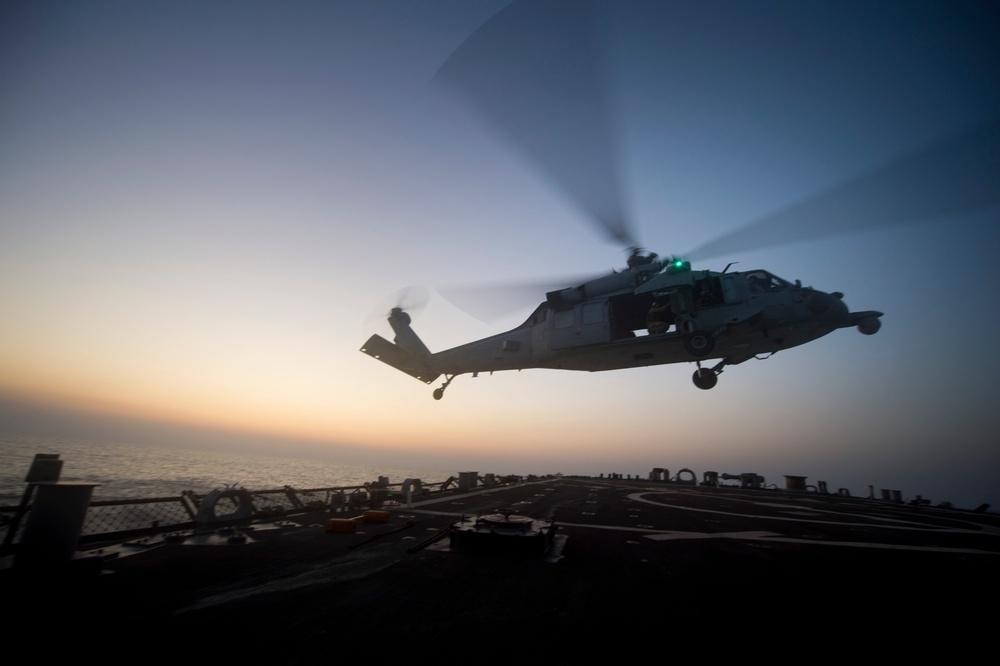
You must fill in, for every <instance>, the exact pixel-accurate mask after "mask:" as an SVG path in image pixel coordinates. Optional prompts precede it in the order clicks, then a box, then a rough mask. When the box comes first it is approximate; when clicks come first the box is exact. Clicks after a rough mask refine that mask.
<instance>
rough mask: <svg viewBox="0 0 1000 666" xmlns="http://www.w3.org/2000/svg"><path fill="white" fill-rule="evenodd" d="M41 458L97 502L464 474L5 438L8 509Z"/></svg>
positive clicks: (0, 479)
mask: <svg viewBox="0 0 1000 666" xmlns="http://www.w3.org/2000/svg"><path fill="white" fill-rule="evenodd" d="M36 453H56V454H59V459H60V460H62V461H63V466H62V472H61V476H60V481H82V482H87V483H96V484H100V485H98V486H97V487H96V488H95V489H94V494H93V499H95V500H111V499H131V498H143V497H176V496H178V495H180V494H181V493H182V492H183V491H185V490H191V491H194V492H196V493H199V494H204V493H207V492H209V491H211V490H214V489H215V488H221V487H224V486H227V485H234V484H235V485H240V486H242V487H244V488H246V489H248V490H268V489H274V488H282V487H284V486H286V485H288V486H292V487H293V488H300V489H302V488H329V487H337V486H352V485H361V484H363V483H367V482H370V481H377V480H378V478H379V477H380V476H386V477H388V478H389V481H390V483H400V482H402V481H404V480H406V479H408V478H419V479H422V480H423V481H424V482H431V483H433V482H442V481H445V480H446V479H448V478H449V477H450V476H458V471H457V470H451V471H442V470H433V469H407V468H387V467H384V466H378V467H376V466H365V465H357V464H340V463H338V462H337V461H336V460H335V459H334V458H333V457H332V456H331V457H322V456H319V455H311V456H309V455H305V454H301V455H298V456H296V455H294V454H289V455H287V456H281V455H269V454H264V453H260V452H235V451H229V450H205V449H196V448H188V447H180V446H177V447H173V446H165V445H157V444H145V443H144V444H132V443H127V442H107V441H94V440H87V439H74V438H66V437H31V436H18V435H0V506H12V505H16V504H17V503H18V502H20V500H21V495H22V494H23V493H24V489H25V475H26V474H27V473H28V469H29V468H30V466H31V461H32V460H33V459H34V457H35V454H36Z"/></svg>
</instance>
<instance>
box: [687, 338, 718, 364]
mask: <svg viewBox="0 0 1000 666" xmlns="http://www.w3.org/2000/svg"><path fill="white" fill-rule="evenodd" d="M684 349H686V350H687V353H688V354H691V356H694V357H695V358H705V357H706V356H708V355H709V354H711V353H712V350H713V349H715V338H713V337H712V335H711V334H710V333H706V332H705V331H694V332H692V333H688V335H687V337H686V338H684Z"/></svg>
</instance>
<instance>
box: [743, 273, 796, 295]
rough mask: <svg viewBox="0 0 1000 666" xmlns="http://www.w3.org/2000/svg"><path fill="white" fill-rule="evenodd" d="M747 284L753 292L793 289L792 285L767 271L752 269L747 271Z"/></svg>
mask: <svg viewBox="0 0 1000 666" xmlns="http://www.w3.org/2000/svg"><path fill="white" fill-rule="evenodd" d="M746 277H747V284H748V285H750V292H751V293H763V292H771V291H781V290H783V289H791V287H792V285H791V284H789V283H788V282H785V281H784V280H782V279H781V278H780V277H778V276H776V275H771V274H770V273H768V272H767V271H750V272H748V273H746Z"/></svg>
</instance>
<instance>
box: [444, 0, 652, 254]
mask: <svg viewBox="0 0 1000 666" xmlns="http://www.w3.org/2000/svg"><path fill="white" fill-rule="evenodd" d="M598 62H599V59H598V48H597V44H596V39H595V21H594V10H593V7H592V5H591V3H590V2H587V1H584V0H555V1H550V2H514V3H512V4H510V5H508V6H507V7H506V8H504V9H503V10H502V11H500V12H499V13H498V14H497V15H496V16H494V17H493V18H492V19H490V20H489V21H488V22H487V23H485V24H484V25H483V26H482V27H480V28H479V30H477V31H476V32H475V33H473V34H472V35H471V36H470V37H469V38H468V39H467V40H465V42H463V43H462V44H461V45H460V46H459V47H458V49H456V50H455V52H454V53H453V54H452V55H451V56H450V57H449V58H448V60H446V61H445V63H444V64H443V65H442V66H441V68H440V69H439V70H438V72H437V74H435V76H434V82H436V83H439V84H442V85H444V86H446V87H448V88H450V89H451V90H453V91H455V92H457V93H458V94H459V96H460V97H462V98H464V100H465V101H466V102H467V103H468V104H470V105H471V106H472V108H473V110H474V111H475V112H476V113H478V114H479V115H480V116H481V117H482V118H484V119H485V120H486V121H487V122H488V124H489V125H491V126H493V127H494V128H495V129H497V130H498V131H499V132H500V133H501V134H502V135H503V136H504V138H505V139H506V140H507V141H509V142H511V143H513V144H514V145H515V146H516V147H517V148H518V149H519V150H520V151H521V152H522V153H524V154H525V155H526V156H527V157H528V158H529V159H530V160H531V161H532V162H534V163H535V164H536V165H537V166H538V167H540V168H541V170H542V171H543V172H544V173H545V174H546V175H548V177H549V178H551V179H552V180H553V181H554V182H555V184H556V185H557V186H558V187H559V188H561V189H562V190H563V191H564V192H565V193H566V194H567V195H568V196H569V197H570V198H571V199H572V200H573V201H574V202H575V203H576V204H578V205H579V206H580V207H581V208H582V209H583V210H584V211H585V212H586V213H587V215H588V216H589V217H590V219H591V220H592V221H593V222H594V223H595V224H597V225H598V227H600V228H601V229H603V230H604V231H605V232H606V233H607V234H609V235H610V236H611V237H612V238H614V239H615V240H617V241H618V242H620V243H622V244H623V245H625V246H627V247H629V246H634V245H637V244H638V243H636V242H635V240H634V237H633V234H632V231H631V230H630V229H629V228H628V224H627V222H626V219H625V215H624V214H623V212H622V206H621V197H620V196H619V185H618V175H617V173H616V170H615V160H614V157H615V155H614V150H613V148H612V145H613V142H612V139H611V136H612V132H611V127H610V118H609V114H608V109H607V104H606V102H607V100H606V96H605V94H604V87H603V85H602V82H601V77H600V75H599V68H598Z"/></svg>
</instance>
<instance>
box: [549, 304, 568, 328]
mask: <svg viewBox="0 0 1000 666" xmlns="http://www.w3.org/2000/svg"><path fill="white" fill-rule="evenodd" d="M572 326H573V308H563V309H562V310H556V311H554V312H553V313H552V328H572Z"/></svg>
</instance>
